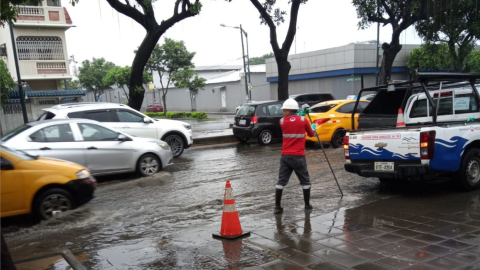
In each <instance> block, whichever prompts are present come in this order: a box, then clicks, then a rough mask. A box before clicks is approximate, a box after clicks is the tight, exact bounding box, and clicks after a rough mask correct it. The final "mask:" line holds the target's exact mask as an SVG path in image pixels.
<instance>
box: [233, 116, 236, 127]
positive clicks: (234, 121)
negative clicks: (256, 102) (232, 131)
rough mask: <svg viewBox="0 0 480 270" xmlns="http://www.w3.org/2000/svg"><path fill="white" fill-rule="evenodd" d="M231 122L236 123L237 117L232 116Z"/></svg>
mask: <svg viewBox="0 0 480 270" xmlns="http://www.w3.org/2000/svg"><path fill="white" fill-rule="evenodd" d="M233 124H234V125H235V124H237V117H234V118H233Z"/></svg>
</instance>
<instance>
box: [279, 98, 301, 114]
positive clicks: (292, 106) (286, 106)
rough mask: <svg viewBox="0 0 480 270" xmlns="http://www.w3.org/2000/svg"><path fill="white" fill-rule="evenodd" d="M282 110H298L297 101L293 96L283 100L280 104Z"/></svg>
mask: <svg viewBox="0 0 480 270" xmlns="http://www.w3.org/2000/svg"><path fill="white" fill-rule="evenodd" d="M282 110H296V111H298V103H297V101H295V99H293V98H289V99H287V100H285V102H284V103H283V106H282Z"/></svg>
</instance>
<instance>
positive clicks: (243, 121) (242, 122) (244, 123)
mask: <svg viewBox="0 0 480 270" xmlns="http://www.w3.org/2000/svg"><path fill="white" fill-rule="evenodd" d="M239 124H240V125H246V124H247V120H245V119H243V120H240V122H239Z"/></svg>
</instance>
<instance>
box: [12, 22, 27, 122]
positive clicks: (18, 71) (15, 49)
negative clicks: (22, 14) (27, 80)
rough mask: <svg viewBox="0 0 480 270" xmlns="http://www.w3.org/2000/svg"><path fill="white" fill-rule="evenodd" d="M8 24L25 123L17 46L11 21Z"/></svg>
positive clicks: (25, 110)
mask: <svg viewBox="0 0 480 270" xmlns="http://www.w3.org/2000/svg"><path fill="white" fill-rule="evenodd" d="M8 24H9V26H10V37H11V39H12V49H13V59H14V61H15V67H16V70H17V83H18V93H19V94H20V106H21V107H22V114H23V122H24V123H25V124H27V123H28V116H27V108H26V106H25V92H24V91H23V86H22V78H21V77H20V68H19V67H18V56H17V47H16V46H15V37H14V35H13V23H12V21H9V22H8Z"/></svg>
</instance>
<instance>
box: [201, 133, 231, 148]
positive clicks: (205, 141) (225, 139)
mask: <svg viewBox="0 0 480 270" xmlns="http://www.w3.org/2000/svg"><path fill="white" fill-rule="evenodd" d="M233 142H237V139H236V138H235V136H234V135H226V136H214V137H207V138H193V145H194V146H202V145H210V144H220V143H233Z"/></svg>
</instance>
